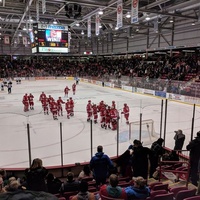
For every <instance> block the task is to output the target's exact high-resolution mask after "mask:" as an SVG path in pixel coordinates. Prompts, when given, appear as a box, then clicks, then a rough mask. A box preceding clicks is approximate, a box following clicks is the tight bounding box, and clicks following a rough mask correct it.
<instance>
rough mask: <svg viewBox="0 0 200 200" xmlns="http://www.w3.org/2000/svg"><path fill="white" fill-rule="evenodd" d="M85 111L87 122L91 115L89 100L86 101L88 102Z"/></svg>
mask: <svg viewBox="0 0 200 200" xmlns="http://www.w3.org/2000/svg"><path fill="white" fill-rule="evenodd" d="M86 111H87V121H88V122H89V121H90V119H91V117H92V104H91V100H89V101H88V104H87V106H86Z"/></svg>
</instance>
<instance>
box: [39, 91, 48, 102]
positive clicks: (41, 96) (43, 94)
mask: <svg viewBox="0 0 200 200" xmlns="http://www.w3.org/2000/svg"><path fill="white" fill-rule="evenodd" d="M46 97H47V96H46V94H45V93H44V92H42V94H41V95H40V98H39V101H42V100H43V99H45V98H46Z"/></svg>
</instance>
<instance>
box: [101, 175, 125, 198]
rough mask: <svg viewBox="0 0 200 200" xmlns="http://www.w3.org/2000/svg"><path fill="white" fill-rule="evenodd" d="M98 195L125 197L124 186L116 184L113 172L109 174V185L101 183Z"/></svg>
mask: <svg viewBox="0 0 200 200" xmlns="http://www.w3.org/2000/svg"><path fill="white" fill-rule="evenodd" d="M99 194H100V196H101V195H103V196H106V197H112V198H119V199H126V198H127V197H126V192H125V189H124V188H121V187H120V186H118V177H117V175H115V174H111V175H110V177H109V185H103V186H101V188H100V191H99Z"/></svg>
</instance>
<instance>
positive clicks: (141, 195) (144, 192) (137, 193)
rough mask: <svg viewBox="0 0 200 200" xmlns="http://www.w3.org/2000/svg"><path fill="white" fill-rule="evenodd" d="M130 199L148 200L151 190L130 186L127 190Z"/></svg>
mask: <svg viewBox="0 0 200 200" xmlns="http://www.w3.org/2000/svg"><path fill="white" fill-rule="evenodd" d="M125 191H126V194H127V196H128V199H146V198H147V197H148V196H149V195H150V189H149V188H148V187H142V188H136V187H134V186H129V187H127V188H125Z"/></svg>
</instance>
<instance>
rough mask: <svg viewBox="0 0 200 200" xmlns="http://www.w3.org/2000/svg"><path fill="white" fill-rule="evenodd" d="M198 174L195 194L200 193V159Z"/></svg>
mask: <svg viewBox="0 0 200 200" xmlns="http://www.w3.org/2000/svg"><path fill="white" fill-rule="evenodd" d="M198 174H199V181H198V188H197V195H200V159H199V163H198Z"/></svg>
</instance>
